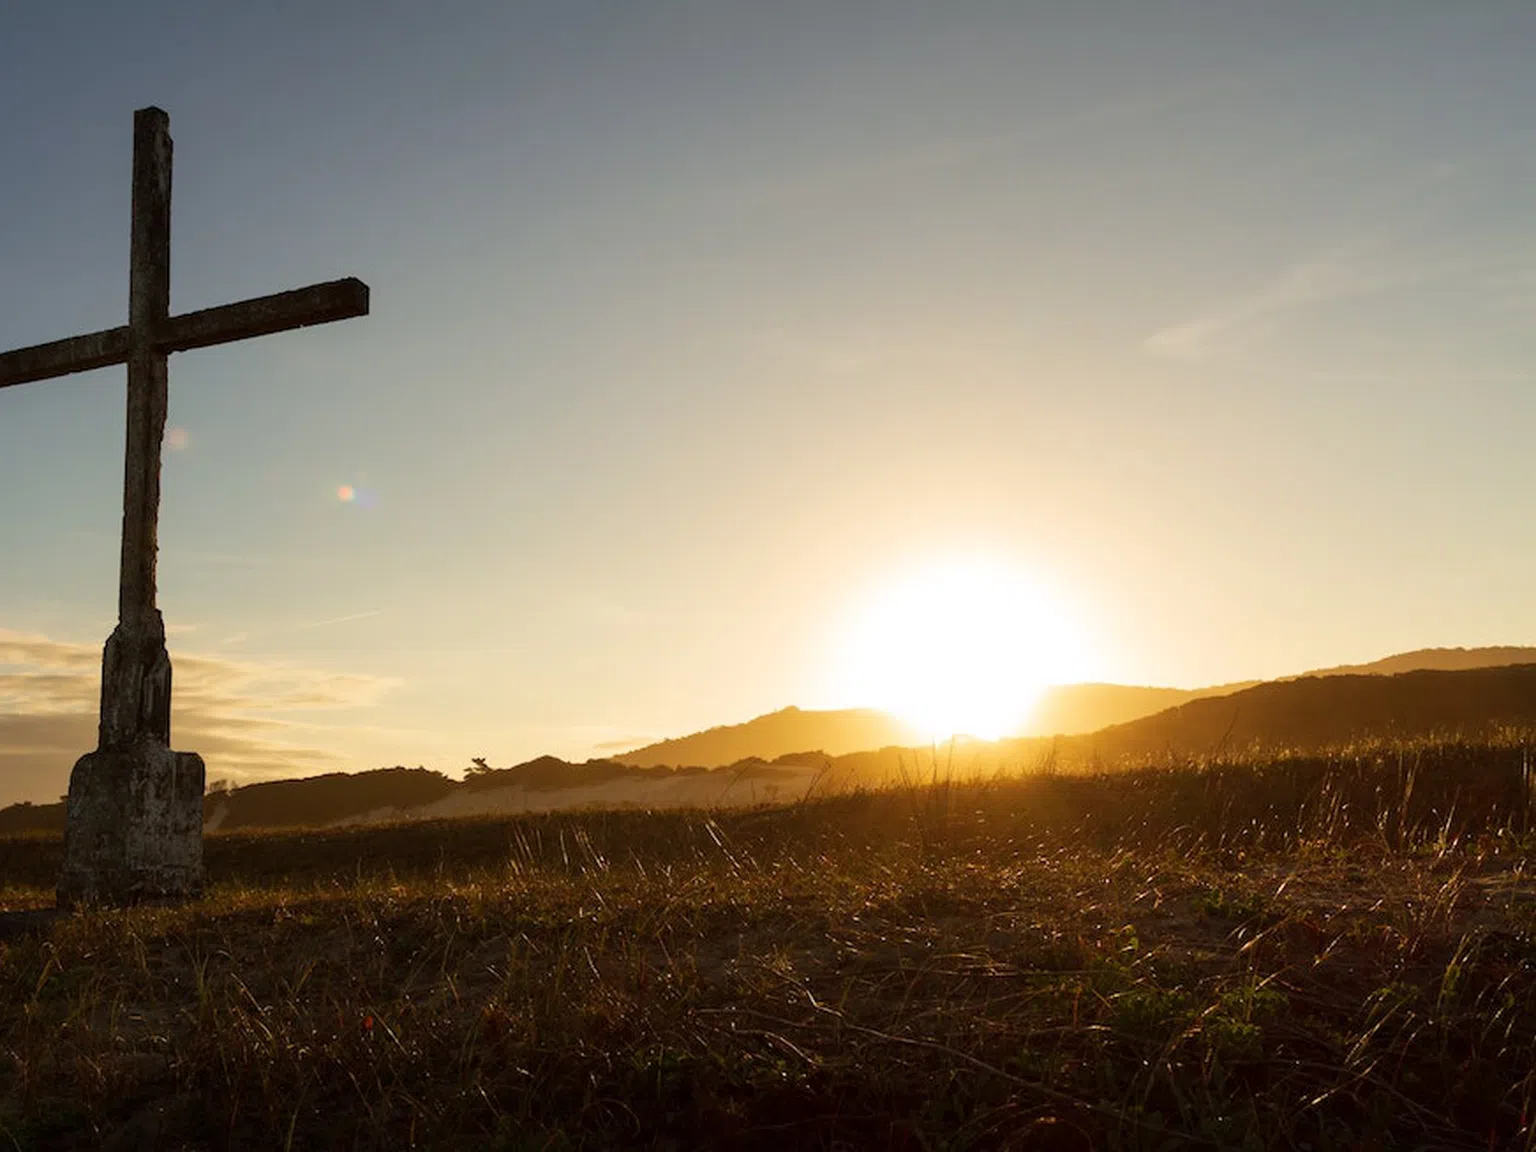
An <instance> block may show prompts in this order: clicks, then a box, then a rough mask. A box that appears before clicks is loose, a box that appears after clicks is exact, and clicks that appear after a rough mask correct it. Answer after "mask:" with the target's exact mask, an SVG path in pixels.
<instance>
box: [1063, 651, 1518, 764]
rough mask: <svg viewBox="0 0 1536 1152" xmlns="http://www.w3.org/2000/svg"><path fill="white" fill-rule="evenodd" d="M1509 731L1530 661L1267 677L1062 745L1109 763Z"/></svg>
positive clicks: (1515, 721) (1515, 722)
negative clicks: (1390, 672) (1389, 673)
mask: <svg viewBox="0 0 1536 1152" xmlns="http://www.w3.org/2000/svg"><path fill="white" fill-rule="evenodd" d="M1511 729H1514V730H1536V664H1519V665H1512V666H1508V667H1497V668H1468V669H1462V670H1459V671H1441V670H1436V669H1430V670H1421V671H1413V672H1399V673H1397V674H1396V675H1392V676H1381V675H1354V674H1344V673H1329V674H1326V675H1317V676H1307V677H1302V678H1298V679H1295V680H1279V681H1273V682H1269V683H1264V684H1259V685H1257V686H1255V687H1253V688H1246V689H1243V690H1242V691H1240V692H1234V693H1231V694H1230V695H1226V696H1219V697H1211V698H1208V699H1204V700H1193V701H1190V702H1189V703H1187V704H1182V705H1180V706H1179V707H1177V708H1170V709H1168V710H1167V711H1165V712H1159V713H1158V714H1156V715H1155V716H1146V717H1143V718H1142V719H1140V720H1133V721H1131V722H1130V723H1127V724H1117V725H1113V726H1111V727H1109V728H1105V729H1103V730H1101V731H1099V732H1094V733H1092V734H1090V735H1087V736H1080V737H1076V738H1075V739H1074V740H1072V741H1071V742H1070V744H1071V751H1072V752H1073V753H1075V754H1078V755H1083V754H1087V755H1089V756H1096V757H1098V758H1101V759H1104V760H1111V761H1113V760H1124V759H1134V758H1142V759H1144V758H1146V757H1149V756H1159V755H1166V754H1169V753H1171V754H1173V755H1177V756H1208V755H1214V754H1217V753H1221V752H1237V751H1247V750H1251V749H1287V750H1291V751H1296V752H1312V751H1318V750H1322V749H1326V748H1336V747H1340V746H1343V745H1347V744H1350V743H1353V742H1356V741H1360V740H1366V739H1375V738H1390V739H1418V738H1422V737H1427V736H1437V737H1450V738H1462V739H1467V740H1482V739H1488V738H1491V737H1494V736H1497V735H1499V734H1500V733H1501V732H1504V731H1507V730H1511Z"/></svg>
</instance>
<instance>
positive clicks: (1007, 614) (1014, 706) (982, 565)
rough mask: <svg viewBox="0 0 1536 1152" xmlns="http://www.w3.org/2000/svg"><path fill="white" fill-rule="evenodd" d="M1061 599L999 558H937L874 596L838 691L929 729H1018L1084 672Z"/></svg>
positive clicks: (853, 632)
mask: <svg viewBox="0 0 1536 1152" xmlns="http://www.w3.org/2000/svg"><path fill="white" fill-rule="evenodd" d="M1082 656H1083V650H1082V640H1081V637H1080V636H1079V635H1078V633H1077V630H1076V628H1075V627H1074V626H1073V624H1072V622H1071V621H1070V620H1069V618H1068V617H1067V615H1066V614H1065V612H1064V611H1063V609H1062V607H1061V605H1059V604H1057V603H1055V602H1054V601H1053V599H1052V598H1051V597H1050V596H1049V595H1047V594H1046V593H1045V592H1044V591H1043V590H1042V589H1040V588H1039V587H1038V586H1037V585H1035V584H1034V583H1033V582H1032V581H1030V580H1029V579H1027V578H1026V577H1025V576H1023V575H1021V574H1020V573H1017V572H1015V571H1012V570H1010V569H1009V568H1007V567H1005V566H1003V565H1001V564H998V563H996V562H992V561H986V560H955V561H949V562H943V563H938V564H934V565H932V566H930V567H928V568H924V569H921V570H919V571H917V572H914V573H912V574H910V575H908V576H907V577H905V578H903V579H898V580H896V581H895V582H894V583H892V584H890V585H887V586H886V587H884V588H883V589H881V590H879V591H878V592H877V593H875V594H874V595H873V596H872V597H871V599H870V600H869V601H868V602H867V604H866V606H865V607H864V609H863V610H862V611H861V612H860V613H859V614H858V617H857V619H856V621H855V623H854V625H853V627H852V628H851V629H850V632H849V636H848V639H847V641H846V646H845V649H844V652H843V654H842V660H841V670H840V679H841V683H840V684H839V685H838V690H839V692H840V694H842V695H844V696H846V697H847V698H849V699H856V700H858V701H860V702H863V703H867V704H869V705H872V706H874V707H877V708H883V709H886V710H888V711H890V712H893V713H895V714H896V715H897V716H898V717H900V718H901V719H902V720H904V721H906V722H907V723H908V724H911V725H912V726H913V727H914V728H915V729H917V730H918V731H919V732H921V733H922V734H923V735H924V736H926V737H930V738H934V739H944V738H947V737H949V736H954V735H968V736H978V737H982V738H984V739H997V738H998V737H1001V736H1007V735H1010V734H1012V733H1013V732H1015V731H1016V730H1017V729H1018V728H1019V726H1020V725H1021V724H1022V723H1023V722H1024V720H1025V719H1026V718H1027V717H1028V715H1029V712H1030V710H1031V709H1032V708H1033V706H1034V704H1035V702H1036V701H1037V699H1038V698H1039V696H1040V693H1041V691H1042V690H1043V689H1044V688H1045V687H1046V686H1047V685H1049V684H1053V683H1057V682H1060V681H1063V680H1066V679H1070V678H1072V677H1074V676H1077V675H1080V674H1081V671H1082Z"/></svg>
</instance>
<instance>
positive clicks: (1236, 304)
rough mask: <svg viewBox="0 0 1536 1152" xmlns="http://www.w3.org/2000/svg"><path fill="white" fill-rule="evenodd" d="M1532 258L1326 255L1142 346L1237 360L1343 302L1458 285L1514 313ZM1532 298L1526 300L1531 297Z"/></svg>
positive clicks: (1169, 353)
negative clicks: (1288, 324) (1288, 326)
mask: <svg viewBox="0 0 1536 1152" xmlns="http://www.w3.org/2000/svg"><path fill="white" fill-rule="evenodd" d="M1533 266H1536V265H1533V262H1532V260H1531V258H1530V257H1529V256H1522V255H1519V254H1513V253H1510V252H1506V251H1488V250H1479V249H1478V248H1476V247H1472V246H1466V247H1463V246H1448V247H1431V248H1399V249H1395V250H1394V249H1387V248H1385V247H1380V248H1371V247H1368V246H1365V245H1359V246H1353V247H1338V248H1332V249H1324V250H1320V251H1318V252H1314V253H1311V254H1309V255H1307V256H1305V257H1303V258H1302V259H1300V260H1297V261H1296V262H1294V263H1292V264H1290V265H1289V266H1287V267H1285V268H1282V269H1281V270H1280V271H1279V272H1278V273H1276V274H1275V275H1273V276H1271V277H1270V278H1269V279H1268V280H1267V281H1264V282H1263V283H1261V284H1260V285H1259V286H1258V287H1256V288H1253V289H1250V290H1249V291H1247V292H1243V293H1239V294H1237V295H1235V296H1234V297H1233V298H1232V299H1230V300H1227V301H1224V302H1222V303H1218V304H1212V305H1210V306H1209V307H1207V308H1205V309H1203V310H1201V311H1199V312H1198V313H1197V314H1196V315H1194V316H1192V317H1190V318H1188V319H1185V320H1181V321H1179V322H1177V323H1174V324H1170V325H1168V326H1166V327H1164V328H1160V329H1158V330H1157V331H1156V332H1153V333H1152V335H1150V336H1149V337H1147V339H1146V340H1145V341H1144V342H1143V344H1142V347H1143V349H1144V350H1145V351H1147V352H1148V353H1150V354H1152V355H1154V356H1160V357H1166V358H1169V359H1176V360H1186V361H1196V360H1212V359H1217V358H1221V357H1224V356H1230V355H1238V354H1241V353H1243V352H1245V351H1247V350H1248V349H1249V348H1250V347H1251V346H1252V345H1253V344H1254V343H1256V342H1257V341H1258V340H1260V339H1262V338H1263V337H1265V336H1267V335H1269V334H1271V333H1273V332H1274V331H1276V330H1277V329H1278V328H1279V327H1280V325H1281V324H1282V323H1283V322H1285V321H1287V320H1290V319H1295V318H1298V317H1300V316H1302V315H1304V314H1306V313H1308V312H1312V311H1315V310H1317V309H1319V308H1323V307H1325V306H1327V305H1329V304H1335V303H1338V302H1341V301H1345V300H1352V299H1356V300H1358V299H1364V298H1366V297H1370V296H1375V295H1380V294H1385V293H1389V292H1397V291H1402V290H1406V289H1410V288H1417V287H1423V286H1426V285H1431V284H1444V283H1454V284H1456V285H1457V286H1458V288H1464V291H1462V292H1461V295H1462V297H1463V298H1464V299H1467V300H1478V301H1482V302H1483V303H1486V304H1487V305H1488V306H1490V307H1495V308H1496V307H1501V306H1502V307H1513V306H1518V304H1517V302H1518V301H1519V300H1520V299H1521V298H1522V296H1524V295H1525V293H1526V292H1528V291H1529V290H1530V288H1531V286H1532V285H1533V284H1536V279H1533V276H1532V272H1531V269H1532V267H1533ZM1527 298H1528V297H1527Z"/></svg>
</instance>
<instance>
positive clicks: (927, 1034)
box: [0, 742, 1536, 1152]
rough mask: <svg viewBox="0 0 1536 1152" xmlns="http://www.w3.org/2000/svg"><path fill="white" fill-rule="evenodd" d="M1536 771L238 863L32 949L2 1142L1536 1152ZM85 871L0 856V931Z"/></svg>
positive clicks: (1413, 753) (9, 1039) (23, 967)
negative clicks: (181, 892) (192, 895)
mask: <svg viewBox="0 0 1536 1152" xmlns="http://www.w3.org/2000/svg"><path fill="white" fill-rule="evenodd" d="M1531 784H1532V780H1531V772H1530V769H1529V767H1528V765H1527V756H1526V753H1525V751H1524V749H1523V748H1522V747H1521V746H1520V745H1519V744H1518V743H1513V742H1511V743H1507V744H1501V745H1498V746H1488V747H1469V746H1465V745H1459V744H1424V745H1414V746H1407V745H1404V746H1398V747H1377V748H1371V749H1357V750H1354V751H1351V752H1349V753H1346V754H1340V755H1338V756H1335V757H1332V758H1314V759H1284V758H1281V759H1276V760H1273V761H1267V762H1247V763H1236V764H1225V765H1209V766H1188V767H1182V768H1158V769H1146V770H1141V771H1135V772H1130V773H1121V774H1115V775H1105V776H1061V775H1056V774H1053V773H1050V772H1041V773H1036V774H1032V775H1030V776H1027V777H1025V778H1014V779H994V780H988V781H972V782H968V783H953V782H944V781H933V780H928V781H919V780H913V781H912V782H911V784H910V786H908V787H905V788H898V789H894V790H891V791H886V792H880V793H869V794H860V795H849V796H838V797H827V798H823V799H818V800H815V801H812V802H807V803H803V804H800V805H798V806H792V807H785V808H774V809H756V810H749V811H736V812H730V813H725V812H721V813H714V814H711V813H705V812H672V813H639V812H610V813H572V814H563V815H543V816H537V817H526V818H519V819H504V820H497V821H474V822H462V823H450V824H429V825H402V826H393V827H382V828H369V829H353V830H347V831H344V832H313V833H298V832H295V833H289V834H281V835H262V836H257V835H228V836H213V837H210V838H209V841H208V845H207V860H208V871H209V879H210V890H209V895H208V897H207V898H206V899H205V900H204V901H203V902H201V903H200V904H197V905H195V906H191V907H182V908H153V907H141V908H136V909H131V910H128V911H107V912H85V913H80V914H77V915H75V916H72V917H68V918H63V919H60V920H58V921H56V922H55V923H53V924H52V925H51V926H49V927H48V928H46V929H45V930H43V931H41V932H38V933H30V934H23V935H18V936H15V937H13V938H12V939H10V940H8V941H6V942H4V943H0V1148H5V1147H7V1146H13V1147H17V1148H21V1149H30V1148H54V1147H63V1148H71V1147H82V1148H97V1147H102V1148H124V1149H126V1148H148V1147H159V1148H178V1147H185V1148H290V1147H291V1148H333V1147H334V1148H408V1147H420V1148H438V1147H442V1148H446V1147H455V1148H504V1149H536V1148H537V1149H542V1148H550V1149H559V1148H623V1147H637V1148H678V1149H681V1148H693V1147H721V1148H748V1149H750V1148H772V1149H776V1150H780V1152H782V1150H783V1149H787V1148H800V1147H805V1148H828V1149H832V1148H863V1147H876V1148H895V1149H938V1148H945V1149H962V1148H978V1149H981V1148H1033V1147H1039V1148H1052V1149H1056V1148H1059V1149H1087V1148H1110V1149H1116V1148H1118V1149H1172V1148H1184V1147H1209V1148H1295V1149H1314V1150H1318V1152H1321V1150H1325V1149H1374V1148H1396V1147H1423V1148H1479V1149H1489V1148H1494V1149H1505V1148H1536V1071H1533V1069H1536V880H1533V879H1532V877H1531V876H1530V875H1529V874H1528V864H1529V862H1530V860H1531V856H1532V849H1533V847H1536V837H1533V829H1536V825H1533V823H1532V791H1531ZM58 855H59V846H58V843H57V842H56V841H51V840H44V839H30V840H11V841H0V908H8V909H21V908H28V907H40V906H43V905H45V904H48V903H50V902H51V885H52V882H53V877H54V874H55V870H56V868H57V864H58Z"/></svg>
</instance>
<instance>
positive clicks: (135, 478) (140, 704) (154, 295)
mask: <svg viewBox="0 0 1536 1152" xmlns="http://www.w3.org/2000/svg"><path fill="white" fill-rule="evenodd" d="M170 127H171V121H170V117H169V116H167V115H166V114H165V113H164V112H163V111H161V110H160V109H159V108H141V109H139V110H138V111H137V112H135V113H134V114H133V233H132V236H133V240H132V246H131V249H130V256H129V269H128V323H127V325H126V326H125V327H122V328H111V329H108V330H107V331H105V332H93V333H91V334H90V335H88V336H75V337H72V338H70V339H68V340H56V341H54V342H53V343H51V344H39V345H37V346H35V347H32V348H22V349H20V350H18V351H15V352H7V353H5V354H3V355H0V388H5V387H9V386H10V385H12V384H26V383H28V382H30V381H33V380H46V379H49V378H50V377H54V376H65V375H68V374H69V373H72V372H86V371H89V370H90V369H92V368H104V367H106V366H107V365H110V364H127V365H128V434H127V448H126V453H125V455H126V463H125V468H124V477H123V547H122V561H121V568H120V583H119V586H118V595H117V627H116V628H115V629H114V630H113V632H112V636H111V638H110V639H109V640H108V641H107V646H106V652H105V654H104V656H103V660H102V675H101V729H100V743H99V745H98V746H99V748H100V749H101V750H102V751H126V750H129V749H131V748H133V747H135V746H137V745H139V744H141V743H142V742H144V741H150V742H153V743H154V744H157V745H159V746H162V747H169V745H170V739H171V666H170V659H169V657H168V656H167V655H166V651H165V624H164V622H163V621H162V619H161V617H160V612H159V610H158V609H157V608H156V606H155V556H156V551H157V548H158V544H157V535H158V522H159V514H160V446H161V439H162V437H163V436H164V434H165V415H166V361H167V359H168V358H169V356H170V354H171V353H172V352H184V351H186V350H187V349H189V348H204V347H207V346H208V345H211V344H227V343H229V342H231V341H234V340H246V339H249V338H251V337H253V336H265V335H267V334H269V333H272V332H285V331H287V330H289V329H291V328H305V327H308V326H309V325H311V324H326V323H329V322H330V321H332V320H345V319H348V318H350V317H353V316H366V315H367V314H368V286H367V285H366V284H364V283H363V282H362V281H361V280H355V279H348V280H334V281H331V282H330V283H328V284H314V285H311V286H310V287H308V288H299V289H296V290H295V291H292V292H279V293H278V294H277V295H275V296H262V297H260V298H258V299H254V300H245V301H242V302H241V303H239V304H228V305H225V306H224V307H222V308H208V309H205V310H203V311H201V312H187V313H183V314H182V315H180V316H172V315H171V131H170Z"/></svg>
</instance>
